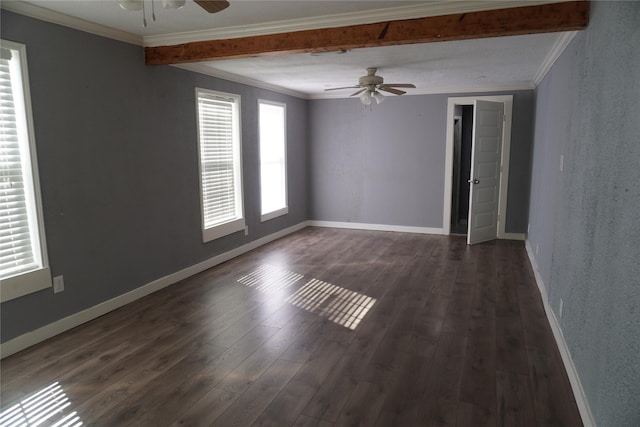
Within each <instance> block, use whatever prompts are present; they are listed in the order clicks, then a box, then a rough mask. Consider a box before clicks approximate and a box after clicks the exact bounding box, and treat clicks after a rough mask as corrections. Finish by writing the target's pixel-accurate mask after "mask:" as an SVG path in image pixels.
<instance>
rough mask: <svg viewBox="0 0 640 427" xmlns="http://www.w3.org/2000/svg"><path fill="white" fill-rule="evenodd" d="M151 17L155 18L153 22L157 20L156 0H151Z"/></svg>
mask: <svg viewBox="0 0 640 427" xmlns="http://www.w3.org/2000/svg"><path fill="white" fill-rule="evenodd" d="M151 17H152V18H153V22H156V2H155V0H151Z"/></svg>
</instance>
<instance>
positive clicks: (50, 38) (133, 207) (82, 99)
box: [0, 10, 308, 342]
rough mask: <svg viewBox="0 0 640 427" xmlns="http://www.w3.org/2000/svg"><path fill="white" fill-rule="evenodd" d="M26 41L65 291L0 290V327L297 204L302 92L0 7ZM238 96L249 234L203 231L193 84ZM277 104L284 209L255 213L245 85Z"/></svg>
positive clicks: (108, 290)
mask: <svg viewBox="0 0 640 427" xmlns="http://www.w3.org/2000/svg"><path fill="white" fill-rule="evenodd" d="M1 19H2V22H1V24H2V25H1V28H2V38H4V39H8V40H13V41H16V42H20V43H24V44H26V45H27V57H28V62H29V72H30V85H31V98H32V103H33V116H34V122H35V134H36V143H37V154H38V160H39V167H40V181H41V189H42V199H43V200H42V201H43V208H44V217H45V228H46V233H47V245H48V251H49V261H50V264H51V269H52V271H53V274H54V275H59V274H63V275H64V280H65V291H64V292H63V293H60V294H55V295H54V294H53V291H52V290H50V289H49V290H44V291H41V292H37V293H35V294H31V295H28V296H25V297H22V298H18V299H16V300H12V301H9V302H6V303H3V304H2V307H1V310H0V311H1V319H0V320H1V324H2V326H1V328H2V329H1V332H0V335H1V339H2V341H3V342H4V341H7V340H9V339H11V338H14V337H16V336H19V335H21V334H24V333H26V332H28V331H31V330H33V329H36V328H38V327H41V326H44V325H46V324H48V323H51V322H53V321H56V320H58V319H61V318H63V317H65V316H68V315H71V314H73V313H75V312H78V311H80V310H83V309H86V308H88V307H91V306H94V305H96V304H98V303H100V302H102V301H105V300H108V299H110V298H113V297H115V296H118V295H121V294H123V293H125V292H128V291H131V290H133V289H135V288H137V287H140V286H142V285H144V284H147V283H149V282H151V281H153V280H155V279H158V278H160V277H163V276H165V275H167V274H170V273H174V272H176V271H178V270H180V269H183V268H185V267H188V266H191V265H193V264H196V263H198V262H199V261H203V260H206V259H208V258H211V257H213V256H215V255H217V254H220V253H222V252H226V251H228V250H230V249H232V248H235V247H238V246H240V245H242V244H245V243H248V242H250V241H252V240H255V239H257V238H259V237H262V236H265V235H268V234H271V233H273V232H275V231H278V230H281V229H283V228H286V227H288V226H292V225H294V224H298V223H300V222H301V221H304V220H306V219H307V217H308V208H307V191H308V167H307V159H308V154H307V148H306V147H307V119H308V111H307V101H305V100H301V99H298V98H293V97H288V96H285V95H281V94H277V93H273V92H270V91H266V90H261V89H256V88H253V87H248V86H244V85H240V84H235V83H231V82H227V81H223V80H218V79H215V78H212V77H208V76H204V75H200V74H196V73H191V72H188V71H184V70H180V69H177V68H175V67H169V66H145V65H144V64H143V59H142V48H141V47H139V46H133V45H130V44H126V43H121V42H117V41H114V40H110V39H106V38H102V37H98V36H94V35H91V34H87V33H84V32H80V31H76V30H72V29H69V28H65V27H61V26H57V25H53V24H49V23H46V22H42V21H38V20H34V19H31V18H28V17H25V16H21V15H17V14H13V13H11V12H7V11H5V10H3V11H2V16H1ZM195 87H202V88H208V89H214V90H221V91H225V92H232V93H237V94H240V95H241V96H242V100H241V103H242V141H243V166H244V190H245V215H246V218H247V223H248V225H249V235H248V236H246V237H245V236H244V233H236V234H233V235H230V236H227V237H224V238H221V239H218V240H215V241H213V242H210V243H207V244H203V243H202V240H201V232H200V199H199V190H198V155H197V139H196V116H195V99H194V97H195V95H194V92H195V90H194V88H195ZM258 98H264V99H269V100H273V101H278V102H284V103H286V104H287V106H288V108H287V112H288V115H289V117H288V120H287V123H288V130H287V131H288V135H287V136H288V140H287V142H288V153H287V156H288V167H289V171H288V173H289V177H288V178H289V214H288V215H287V216H284V217H279V218H276V219H273V220H271V221H268V222H266V223H260V220H259V218H260V199H259V162H258V156H259V150H258V142H257V141H258V137H257V99H258Z"/></svg>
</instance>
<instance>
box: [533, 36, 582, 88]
mask: <svg viewBox="0 0 640 427" xmlns="http://www.w3.org/2000/svg"><path fill="white" fill-rule="evenodd" d="M576 34H578V32H577V31H568V32H565V33H560V35H559V36H558V39H557V40H556V42H555V43H554V45H553V47H552V48H551V50H550V51H549V53H548V54H547V57H546V58H545V59H544V61H543V62H542V65H540V69H538V72H537V73H536V75H535V76H534V77H533V80H532V81H531V85H532V86H533V87H534V88H535V87H537V86H538V85H539V84H540V82H541V81H542V79H544V76H546V75H547V73H548V72H549V70H551V67H553V64H555V62H556V60H557V59H558V58H559V57H560V55H562V52H564V50H565V49H566V48H567V46H569V43H571V40H573V38H574V37H575V36H576Z"/></svg>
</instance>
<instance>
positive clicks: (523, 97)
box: [309, 91, 533, 233]
mask: <svg viewBox="0 0 640 427" xmlns="http://www.w3.org/2000/svg"><path fill="white" fill-rule="evenodd" d="M492 94H502V93H482V94H477V95H492ZM472 95H474V94H451V95H446V94H445V95H416V96H404V97H393V96H388V97H386V99H385V101H384V102H383V103H382V104H380V105H373V106H372V108H371V110H369V109H368V108H365V107H364V106H363V105H362V104H360V101H359V99H358V98H352V99H335V100H333V99H332V100H326V99H325V100H314V101H311V107H310V114H311V117H312V120H310V123H309V125H310V137H309V139H310V149H309V150H310V156H311V213H310V216H311V219H314V220H322V221H340V222H356V223H368V224H386V225H402V226H414V227H434V228H441V227H442V210H443V205H442V203H443V198H444V179H445V176H444V175H445V148H446V136H445V134H446V128H447V126H446V120H447V99H448V97H449V96H472ZM532 113H533V91H517V92H515V94H514V105H513V126H512V139H511V159H510V175H509V190H508V204H507V222H506V231H507V232H513V233H524V232H525V231H526V227H527V210H528V199H529V171H530V159H531V143H532V139H531V133H532V124H531V116H532Z"/></svg>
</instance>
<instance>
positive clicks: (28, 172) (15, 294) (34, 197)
mask: <svg viewBox="0 0 640 427" xmlns="http://www.w3.org/2000/svg"><path fill="white" fill-rule="evenodd" d="M1 42H2V43H1V45H2V48H3V49H9V50H12V51H17V52H18V57H19V63H20V79H21V82H20V83H21V86H22V98H21V99H22V106H23V107H24V126H23V128H24V129H23V130H24V132H23V133H24V134H25V136H26V139H27V141H26V146H27V148H28V150H29V159H28V165H26V167H25V168H24V169H23V175H24V177H26V178H25V180H26V179H29V182H30V188H26V189H25V193H26V198H27V199H28V203H30V204H31V211H32V212H33V214H34V215H33V216H35V218H33V216H32V217H31V218H29V222H30V224H29V226H30V228H33V227H35V228H36V230H35V231H33V232H32V238H33V237H34V236H35V237H36V238H37V239H38V241H37V242H34V241H33V240H32V245H34V257H39V259H38V261H39V262H38V263H37V264H38V267H37V268H34V269H32V270H29V271H25V272H21V273H18V274H16V275H15V276H10V277H7V278H5V279H1V280H0V302H5V301H9V300H12V299H15V298H19V297H22V296H24V295H28V294H31V293H34V292H38V291H41V290H44V289H47V288H51V287H52V286H53V285H52V280H51V270H50V268H49V258H48V254H47V241H46V235H45V228H44V215H43V210H42V195H41V190H40V177H39V174H38V158H37V153H36V140H35V128H34V124H33V113H32V106H31V91H30V88H29V69H28V64H27V47H26V46H25V45H24V44H21V43H16V42H13V41H9V40H5V39H2V40H1ZM23 165H24V161H23ZM30 193H31V194H30ZM29 196H30V197H29Z"/></svg>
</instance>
